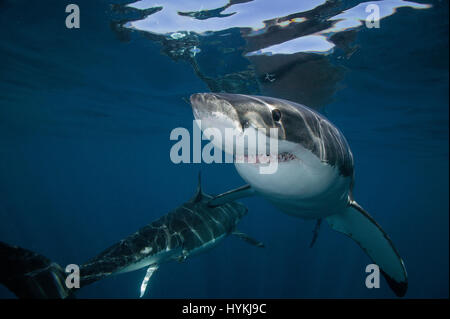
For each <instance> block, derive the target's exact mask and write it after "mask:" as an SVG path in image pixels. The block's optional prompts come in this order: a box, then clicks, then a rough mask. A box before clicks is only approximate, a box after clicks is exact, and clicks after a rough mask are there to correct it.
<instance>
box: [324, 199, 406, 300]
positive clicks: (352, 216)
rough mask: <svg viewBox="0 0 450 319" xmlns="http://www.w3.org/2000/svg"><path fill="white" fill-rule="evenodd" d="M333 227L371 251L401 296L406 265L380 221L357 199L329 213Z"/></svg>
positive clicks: (367, 250) (375, 261)
mask: <svg viewBox="0 0 450 319" xmlns="http://www.w3.org/2000/svg"><path fill="white" fill-rule="evenodd" d="M327 221H328V223H329V224H330V226H331V228H333V229H334V230H336V231H338V232H341V233H344V234H345V235H347V236H349V237H350V238H352V239H353V240H354V241H356V243H358V245H359V246H360V247H361V248H362V249H363V250H364V251H365V252H366V253H367V254H368V255H369V257H370V258H371V259H372V260H373V262H374V263H375V264H377V265H378V267H380V270H381V272H382V274H383V275H384V277H385V278H386V281H387V282H388V284H389V286H390V287H391V289H392V290H393V291H394V292H395V294H396V295H397V296H399V297H402V296H404V295H405V293H406V290H407V289H408V276H407V274H406V269H405V265H404V263H403V260H402V258H401V257H400V255H399V253H398V251H397V249H395V247H394V245H393V244H392V241H391V240H390V238H389V237H388V235H387V234H386V233H385V232H384V231H383V229H382V228H381V227H380V225H378V224H377V222H376V221H375V220H374V219H373V218H372V217H371V216H370V215H369V214H368V213H367V212H366V211H365V210H364V209H363V208H362V207H361V206H359V205H358V203H356V202H355V201H353V200H352V201H350V205H349V207H348V208H347V209H346V210H345V211H344V212H343V213H340V214H336V215H332V216H330V217H327Z"/></svg>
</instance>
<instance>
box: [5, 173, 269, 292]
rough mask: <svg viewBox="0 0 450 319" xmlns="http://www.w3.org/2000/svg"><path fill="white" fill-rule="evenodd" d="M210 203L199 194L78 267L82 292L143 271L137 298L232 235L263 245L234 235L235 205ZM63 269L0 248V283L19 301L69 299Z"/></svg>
mask: <svg viewBox="0 0 450 319" xmlns="http://www.w3.org/2000/svg"><path fill="white" fill-rule="evenodd" d="M212 198H213V197H212V196H210V195H207V194H205V193H204V192H202V189H201V186H200V176H199V184H198V188H197V192H196V194H195V195H194V196H193V197H192V198H191V199H190V200H189V201H188V202H186V203H184V204H182V205H181V206H179V207H178V208H176V209H175V210H173V211H171V212H169V213H168V214H166V215H164V216H162V217H161V218H159V219H158V220H156V221H154V222H152V223H150V224H148V225H147V226H144V227H143V228H141V229H139V230H138V231H137V232H135V233H134V234H132V235H130V236H128V237H126V238H124V239H122V240H121V241H119V242H118V243H116V244H114V245H113V246H111V247H110V248H108V249H106V250H105V251H103V252H102V253H100V254H99V255H97V256H95V257H94V258H92V259H91V260H89V261H88V262H86V263H84V264H82V265H80V288H83V287H84V286H86V285H89V284H91V283H93V282H96V281H98V280H100V279H103V278H106V277H108V276H111V275H115V274H121V273H126V272H130V271H135V270H138V269H142V268H147V272H146V275H145V277H144V279H143V281H142V283H141V286H140V297H142V296H143V295H144V293H145V291H146V288H147V285H148V282H149V280H150V277H151V276H152V275H153V273H154V272H155V271H156V270H157V269H158V267H159V266H160V265H161V264H163V263H165V262H170V261H174V260H176V261H184V260H185V259H186V258H188V257H190V256H192V255H194V254H198V253H200V252H203V251H205V250H208V249H211V248H213V247H215V246H216V245H217V244H218V243H219V242H221V241H222V240H223V239H224V238H225V237H227V236H228V235H230V234H233V235H235V236H237V237H239V238H241V239H243V240H245V241H247V242H248V243H250V244H253V245H255V246H257V247H264V245H263V244H262V243H261V242H259V241H257V240H255V239H253V238H251V237H249V236H248V235H246V234H244V233H242V232H239V231H237V230H236V225H237V224H238V223H239V221H240V220H241V219H242V217H244V216H245V215H246V214H247V208H246V207H245V206H244V205H242V204H240V203H237V202H227V203H224V204H223V205H219V206H217V207H211V206H209V205H208V203H209V201H210V200H211V199H212ZM67 276H68V274H66V273H65V272H64V270H63V268H62V267H61V266H60V265H58V264H57V263H54V262H52V261H51V260H49V259H48V258H46V257H44V256H42V255H40V254H38V253H35V252H33V251H30V250H27V249H24V248H21V247H18V246H12V245H9V244H6V243H2V242H0V283H1V284H3V285H5V286H6V287H7V288H8V289H9V290H11V291H12V292H13V293H15V294H16V296H18V297H19V298H71V297H75V294H74V291H75V289H69V288H68V287H67V285H66V284H65V280H66V278H67Z"/></svg>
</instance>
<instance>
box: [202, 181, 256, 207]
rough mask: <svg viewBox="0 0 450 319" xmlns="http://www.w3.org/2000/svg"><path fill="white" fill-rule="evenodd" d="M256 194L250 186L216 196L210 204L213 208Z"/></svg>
mask: <svg viewBox="0 0 450 319" xmlns="http://www.w3.org/2000/svg"><path fill="white" fill-rule="evenodd" d="M254 194H255V191H254V189H253V188H252V187H251V186H250V185H244V186H241V187H238V188H235V189H232V190H230V191H228V192H225V193H223V194H220V195H217V196H215V197H214V198H213V199H211V200H210V201H209V202H208V205H209V206H211V207H215V206H219V205H223V204H225V203H228V202H232V201H235V200H238V199H240V198H244V197H250V196H253V195H254Z"/></svg>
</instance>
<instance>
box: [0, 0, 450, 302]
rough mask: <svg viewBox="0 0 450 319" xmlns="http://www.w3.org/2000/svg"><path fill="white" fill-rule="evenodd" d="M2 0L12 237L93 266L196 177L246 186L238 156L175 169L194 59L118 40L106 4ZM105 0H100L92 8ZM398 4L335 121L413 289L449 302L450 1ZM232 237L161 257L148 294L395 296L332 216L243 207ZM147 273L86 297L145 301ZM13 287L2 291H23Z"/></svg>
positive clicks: (0, 118)
mask: <svg viewBox="0 0 450 319" xmlns="http://www.w3.org/2000/svg"><path fill="white" fill-rule="evenodd" d="M68 3H70V2H69V1H24V0H20V1H5V0H3V1H0V39H1V40H0V240H1V241H4V242H7V243H10V244H16V245H20V246H22V247H25V248H28V249H31V250H34V251H37V252H39V253H42V254H43V255H45V256H47V257H49V258H51V259H52V260H54V261H56V262H58V263H60V264H61V265H66V264H69V263H82V262H83V261H86V260H87V259H88V258H90V257H92V256H94V255H96V254H97V253H99V252H100V251H102V250H103V249H105V248H106V247H108V246H109V245H111V244H113V243H115V242H116V241H118V240H120V239H121V238H123V237H125V236H127V235H129V234H131V233H133V232H134V231H135V230H137V229H138V228H140V227H142V226H143V225H145V224H147V223H149V222H151V221H153V220H154V219H156V218H158V217H159V216H161V215H162V214H165V213H167V212H169V211H170V210H171V209H173V208H175V207H176V206H178V205H180V204H181V203H183V202H184V201H186V200H187V199H189V198H190V197H191V196H192V195H193V193H194V190H195V188H196V175H197V173H198V171H199V170H201V171H202V174H203V185H204V190H205V191H206V192H209V193H219V192H222V191H225V190H228V189H230V188H232V187H235V186H239V185H241V184H242V180H241V179H240V177H239V176H238V174H237V173H236V172H235V169H234V166H233V165H230V164H226V165H225V164H214V165H206V164H185V165H175V164H173V163H172V162H171V161H170V158H169V150H170V147H171V146H172V145H173V142H172V141H170V140H169V134H170V132H171V130H172V129H173V128H175V127H179V126H182V127H186V128H188V129H191V127H192V113H191V109H190V107H189V105H188V104H187V103H186V102H184V101H183V100H182V98H183V97H188V96H189V95H190V94H192V93H195V92H202V91H208V88H207V87H206V85H205V84H204V83H203V82H202V81H201V80H200V79H198V78H197V77H196V76H195V74H194V72H193V70H192V68H191V66H190V65H189V64H187V63H186V62H182V61H180V62H174V61H173V60H171V59H169V58H168V57H166V56H163V55H161V54H160V52H159V51H160V46H159V45H158V44H157V43H154V42H151V41H149V40H148V39H145V38H144V37H142V36H133V38H132V41H131V42H120V41H119V40H118V39H117V38H116V36H115V34H114V33H113V32H112V31H111V29H110V27H109V22H110V21H109V19H110V17H109V15H108V3H107V2H106V1H78V2H77V3H78V4H79V5H80V8H81V11H82V19H81V29H79V30H68V29H66V28H65V26H64V19H65V16H66V14H65V12H64V8H65V6H66V5H67V4H68ZM94 3H95V4H94ZM436 4H437V6H436V7H435V8H433V9H429V10H411V9H404V10H403V9H400V10H399V12H398V13H396V14H395V15H394V16H392V17H389V18H386V19H384V20H382V22H381V23H382V28H380V29H379V30H373V29H372V30H369V29H366V30H362V31H361V32H360V33H359V35H358V38H357V40H356V44H357V45H359V46H360V48H359V50H358V51H357V52H356V53H355V54H354V55H353V56H352V58H351V59H349V60H347V61H346V62H343V63H344V66H345V67H346V68H347V73H346V76H345V79H344V80H343V81H342V82H341V83H340V90H339V91H338V92H337V94H336V96H335V98H334V102H333V103H332V104H331V105H328V106H327V107H326V108H325V110H324V112H325V114H326V115H327V116H328V117H329V118H330V119H331V120H332V121H333V122H334V123H335V124H336V125H337V126H338V127H339V128H340V129H341V130H342V131H343V132H344V134H345V135H346V137H347V139H348V141H349V143H350V146H351V148H352V151H353V153H354V157H355V162H356V187H355V197H356V199H357V200H358V202H360V204H361V205H362V206H363V207H365V208H366V209H367V210H368V211H369V212H370V213H371V214H372V215H373V216H374V218H375V219H376V220H377V221H378V222H379V223H380V224H381V225H382V226H383V228H384V229H385V230H386V232H387V233H388V234H389V235H390V237H391V238H392V240H393V241H394V243H395V245H396V246H397V248H398V250H399V251H400V253H401V255H402V256H403V259H404V261H405V264H406V267H407V270H408V274H409V291H408V293H407V295H406V297H410V298H429V297H447V298H448V286H449V279H448V270H449V264H448V248H449V247H448V243H449V237H448V229H449V227H448V222H449V221H448V184H449V183H448V181H449V180H448V163H449V162H448V62H447V59H448V4H447V2H445V4H442V3H440V2H436ZM243 202H244V203H245V204H246V205H247V206H248V208H249V214H248V216H246V217H245V218H244V220H243V221H242V222H241V224H240V225H239V229H240V230H241V231H243V232H246V233H248V234H250V235H251V236H253V237H255V238H257V239H258V240H261V241H263V242H264V243H265V244H266V248H265V249H258V248H255V247H253V246H250V245H248V244H246V243H245V242H243V241H240V240H238V239H235V238H227V239H225V240H224V241H223V242H222V243H221V244H220V245H219V246H217V247H216V248H215V249H214V250H211V251H209V252H207V253H204V254H202V255H198V256H196V257H193V258H192V259H188V260H187V261H186V262H184V263H169V264H166V265H163V266H161V268H160V270H159V271H158V272H157V273H156V274H155V276H154V278H152V281H151V283H150V287H149V290H148V293H147V295H146V297H153V298H156V297H194V298H195V297H212V298H219V297H237V298H239V297H274V298H284V297H313V298H316V297H327V298H329V297H334V298H346V297H363V298H391V297H394V294H393V293H392V292H391V291H390V290H389V288H388V287H387V285H386V283H385V282H384V281H382V282H381V288H380V289H373V290H369V289H367V288H366V287H365V285H364V281H365V275H366V274H365V272H364V270H365V266H366V265H367V264H369V263H370V260H369V258H368V257H367V256H366V255H365V254H364V252H363V251H362V250H361V249H360V248H359V247H358V246H357V245H356V244H355V243H354V242H352V241H351V240H349V239H347V238H346V237H344V236H342V235H341V234H338V233H335V232H332V231H331V230H330V229H329V227H328V225H326V223H324V225H323V227H322V230H321V232H320V236H319V238H318V241H317V243H316V246H315V247H314V248H313V249H310V248H308V245H309V242H310V240H311V236H312V230H313V227H314V223H313V222H311V221H308V222H305V221H302V220H301V219H296V218H293V217H290V216H287V215H284V214H282V213H280V212H278V211H277V210H276V209H275V208H273V207H272V206H270V204H268V203H267V202H265V201H264V200H263V199H262V198H257V197H255V198H251V199H246V200H243ZM144 273H145V270H140V271H136V272H132V273H127V274H124V275H119V276H114V277H111V278H108V279H106V280H104V281H101V282H98V283H96V284H93V285H92V286H88V287H86V288H84V289H82V290H80V292H79V293H78V297H95V298H98V297H107V298H110V297H113V298H122V297H125V298H128V297H129V298H135V297H137V296H138V290H139V286H140V283H141V280H142V278H143V276H144ZM12 296H13V295H12V294H11V293H10V292H8V291H7V290H6V289H5V288H4V287H0V297H12Z"/></svg>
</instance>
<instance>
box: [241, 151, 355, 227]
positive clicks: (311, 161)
mask: <svg viewBox="0 0 450 319" xmlns="http://www.w3.org/2000/svg"><path fill="white" fill-rule="evenodd" d="M290 151H292V153H293V154H294V155H295V156H296V157H297V159H294V160H290V161H287V162H279V163H278V168H277V170H276V172H275V173H274V174H261V173H260V169H259V168H260V165H262V164H251V163H236V164H235V166H236V169H237V171H238V173H239V174H240V175H241V177H242V178H243V179H244V180H245V181H246V182H247V183H249V184H250V185H251V186H252V188H254V189H255V191H256V192H257V193H259V194H260V195H262V196H264V197H265V198H266V199H268V200H269V201H270V202H272V203H273V204H274V205H275V206H277V207H278V208H279V209H280V210H281V211H283V212H285V213H287V214H290V215H294V216H297V217H301V218H305V219H314V218H321V217H326V216H330V215H333V214H335V213H339V212H341V211H342V210H343V209H344V208H345V207H346V206H347V204H348V192H349V189H350V184H351V178H350V177H344V176H342V175H340V174H339V170H338V168H337V167H333V166H330V165H328V164H326V163H323V162H321V161H320V159H319V158H318V157H316V156H315V155H314V154H312V153H311V152H309V151H307V150H305V149H301V148H297V149H295V150H294V151H293V150H290Z"/></svg>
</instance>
